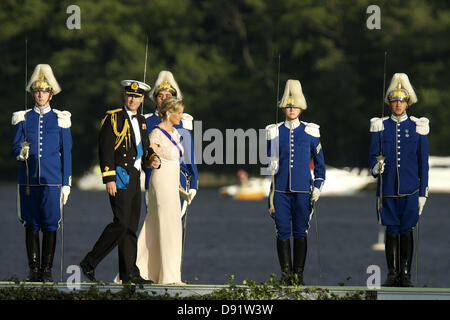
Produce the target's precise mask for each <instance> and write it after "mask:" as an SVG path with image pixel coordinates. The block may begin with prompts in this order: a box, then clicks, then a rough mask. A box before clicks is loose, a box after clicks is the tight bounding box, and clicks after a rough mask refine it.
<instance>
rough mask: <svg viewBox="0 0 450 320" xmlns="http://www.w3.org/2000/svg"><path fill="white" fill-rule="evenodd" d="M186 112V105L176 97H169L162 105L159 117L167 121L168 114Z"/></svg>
mask: <svg viewBox="0 0 450 320" xmlns="http://www.w3.org/2000/svg"><path fill="white" fill-rule="evenodd" d="M183 110H184V103H183V101H182V100H180V99H177V98H175V97H168V98H166V99H164V101H163V102H162V103H161V107H160V108H159V110H158V117H160V118H161V119H165V118H166V117H167V112H171V113H175V112H180V111H183Z"/></svg>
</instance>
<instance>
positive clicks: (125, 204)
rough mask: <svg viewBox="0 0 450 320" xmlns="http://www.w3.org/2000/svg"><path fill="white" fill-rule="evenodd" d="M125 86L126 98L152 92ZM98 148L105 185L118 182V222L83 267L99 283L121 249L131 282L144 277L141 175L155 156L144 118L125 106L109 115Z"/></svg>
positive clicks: (130, 83) (113, 200)
mask: <svg viewBox="0 0 450 320" xmlns="http://www.w3.org/2000/svg"><path fill="white" fill-rule="evenodd" d="M122 85H124V86H125V93H126V94H135V95H137V96H142V95H143V94H144V93H145V92H146V91H148V90H150V87H149V86H148V85H146V84H145V83H142V82H139V81H134V80H124V81H122ZM98 146H99V160H100V169H101V172H102V179H103V183H105V184H106V183H108V182H111V181H114V182H116V187H117V193H116V195H115V196H111V195H109V200H110V204H111V208H112V211H113V215H114V220H113V222H112V223H110V224H109V225H107V226H106V228H105V229H104V231H103V233H102V234H101V236H100V237H99V239H98V240H97V242H96V243H95V245H94V247H93V249H92V250H91V251H90V252H89V253H88V254H87V255H86V256H85V258H84V259H83V260H82V261H81V263H80V266H81V268H82V270H83V272H84V273H85V275H87V276H88V277H89V278H90V279H91V280H95V275H94V269H95V268H96V266H97V265H98V264H99V263H100V261H101V260H102V259H103V258H104V257H105V256H106V255H107V254H108V253H109V252H111V250H112V249H114V248H115V246H116V245H118V249H119V275H120V278H121V279H122V281H123V282H128V281H130V280H133V279H138V278H139V277H140V275H139V269H138V268H137V266H136V252H137V237H136V232H137V229H138V224H139V218H140V209H141V201H142V199H141V185H140V174H141V170H142V169H145V163H146V162H147V161H148V160H149V159H150V158H151V157H152V156H153V155H154V152H153V150H151V149H150V142H149V138H148V135H147V124H146V122H145V118H144V116H143V115H141V114H138V113H136V114H132V112H131V111H130V110H128V109H127V108H126V107H125V106H124V107H122V108H117V109H113V110H109V111H107V112H106V116H105V117H104V119H103V121H102V122H101V129H100V133H99V137H98Z"/></svg>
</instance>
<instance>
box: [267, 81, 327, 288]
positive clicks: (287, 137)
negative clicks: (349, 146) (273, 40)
mask: <svg viewBox="0 0 450 320" xmlns="http://www.w3.org/2000/svg"><path fill="white" fill-rule="evenodd" d="M280 107H282V108H286V107H287V108H289V107H296V108H301V109H303V110H305V109H306V101H305V99H304V97H303V93H302V91H301V85H300V82H299V81H298V80H288V82H287V83H286V89H285V93H284V95H283V99H282V101H281V104H280ZM266 132H267V140H268V143H267V147H268V155H269V156H270V159H271V162H270V167H271V170H272V171H273V173H274V175H273V184H272V186H271V196H270V197H269V207H270V211H271V216H272V218H273V219H274V220H275V226H276V233H277V253H278V258H279V262H280V266H281V269H282V272H284V273H291V272H292V271H293V272H294V273H295V274H297V275H298V277H299V281H300V283H303V269H304V264H305V259H306V251H307V232H308V229H309V221H310V219H311V216H312V214H313V212H312V211H313V210H312V200H317V198H318V194H320V190H321V188H322V186H323V184H324V181H325V162H324V155H323V150H322V145H321V143H320V131H319V126H318V125H316V124H314V123H307V122H303V121H300V120H299V119H298V118H297V119H295V120H294V121H288V120H286V121H284V122H280V123H278V124H275V125H269V126H267V127H266ZM311 159H312V161H313V163H314V178H313V177H312V176H311V170H310V162H311ZM312 194H314V195H315V196H314V198H312ZM291 237H293V238H294V264H293V269H292V261H291V249H290V248H291V247H290V238H291Z"/></svg>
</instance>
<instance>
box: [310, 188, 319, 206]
mask: <svg viewBox="0 0 450 320" xmlns="http://www.w3.org/2000/svg"><path fill="white" fill-rule="evenodd" d="M319 197H320V190H319V189H318V188H316V187H314V189H313V190H312V192H311V201H312V202H314V201H317V200H319Z"/></svg>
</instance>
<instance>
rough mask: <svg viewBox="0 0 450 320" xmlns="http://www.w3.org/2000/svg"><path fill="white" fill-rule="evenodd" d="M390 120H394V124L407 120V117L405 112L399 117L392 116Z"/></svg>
mask: <svg viewBox="0 0 450 320" xmlns="http://www.w3.org/2000/svg"><path fill="white" fill-rule="evenodd" d="M391 119H392V120H394V121H395V122H403V121H405V120H406V119H408V115H407V114H406V112H405V113H404V114H402V115H401V116H396V115H395V114H392V115H391Z"/></svg>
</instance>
